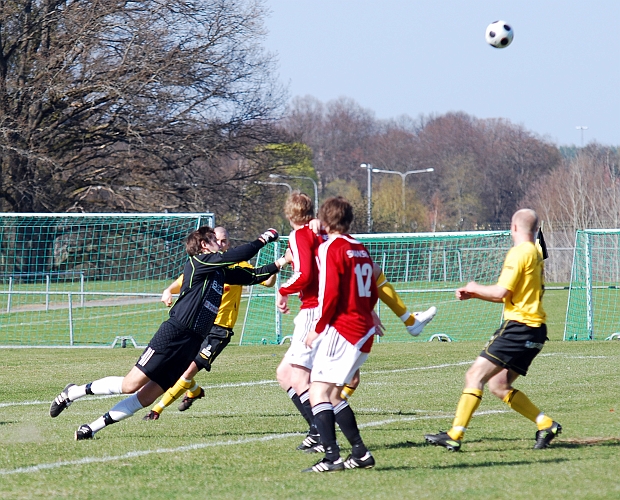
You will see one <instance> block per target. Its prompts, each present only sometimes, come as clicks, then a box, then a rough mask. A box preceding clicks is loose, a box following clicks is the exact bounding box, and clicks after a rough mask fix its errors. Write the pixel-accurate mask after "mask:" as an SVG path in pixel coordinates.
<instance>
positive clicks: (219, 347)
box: [194, 325, 234, 372]
mask: <svg viewBox="0 0 620 500" xmlns="http://www.w3.org/2000/svg"><path fill="white" fill-rule="evenodd" d="M233 335H234V332H233V331H232V328H223V327H221V326H218V325H213V327H212V328H211V331H210V332H209V335H207V337H206V338H205V339H204V340H203V342H202V345H201V346H200V351H199V352H198V356H196V359H194V362H195V363H196V365H197V366H198V369H202V368H204V369H205V370H207V371H208V372H210V371H211V364H212V363H213V362H214V361H215V358H217V357H218V355H219V354H220V353H221V352H222V351H223V350H224V348H225V347H226V346H227V345H228V344H229V343H230V337H232V336H233Z"/></svg>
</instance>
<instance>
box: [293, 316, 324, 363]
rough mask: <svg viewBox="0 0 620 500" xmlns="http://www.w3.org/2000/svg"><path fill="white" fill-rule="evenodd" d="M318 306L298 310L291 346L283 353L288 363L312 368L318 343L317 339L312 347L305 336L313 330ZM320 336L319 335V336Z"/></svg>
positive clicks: (317, 317) (317, 318)
mask: <svg viewBox="0 0 620 500" xmlns="http://www.w3.org/2000/svg"><path fill="white" fill-rule="evenodd" d="M319 312H320V311H319V308H318V307H316V308H314V309H302V310H300V311H299V313H298V314H297V316H295V319H294V320H293V323H294V324H295V330H294V331H293V338H292V339H291V346H290V347H289V348H288V351H286V354H285V355H284V360H285V361H286V362H287V363H288V364H290V365H299V366H303V367H305V368H308V370H310V369H312V364H313V362H314V354H315V353H316V348H317V346H318V344H319V340H318V339H317V340H316V341H315V342H314V343H313V344H312V348H310V347H308V346H307V345H306V337H307V336H308V333H309V332H311V331H313V330H314V325H316V322H317V321H318V320H319ZM320 337H321V336H319V338H320Z"/></svg>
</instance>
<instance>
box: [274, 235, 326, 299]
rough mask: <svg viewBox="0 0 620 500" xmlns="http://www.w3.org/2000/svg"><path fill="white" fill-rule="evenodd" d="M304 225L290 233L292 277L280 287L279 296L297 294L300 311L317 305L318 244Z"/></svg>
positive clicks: (316, 238) (318, 241)
mask: <svg viewBox="0 0 620 500" xmlns="http://www.w3.org/2000/svg"><path fill="white" fill-rule="evenodd" d="M320 242H321V241H320V240H319V237H318V236H316V235H315V234H314V233H313V232H312V230H311V229H310V228H309V227H308V225H307V224H306V225H305V226H303V227H301V228H299V229H295V230H294V231H291V234H290V235H289V240H288V246H289V248H290V249H291V253H292V254H293V262H292V265H293V275H292V276H291V277H290V278H289V280H288V281H287V282H286V283H284V285H282V286H281V287H280V290H279V292H280V295H291V294H293V293H299V300H300V301H301V307H300V309H311V308H315V307H317V306H318V305H319V279H318V276H317V274H318V268H317V264H316V258H317V251H318V248H319V244H320Z"/></svg>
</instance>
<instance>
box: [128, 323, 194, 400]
mask: <svg viewBox="0 0 620 500" xmlns="http://www.w3.org/2000/svg"><path fill="white" fill-rule="evenodd" d="M202 341H203V338H202V336H200V335H198V334H197V333H195V332H193V331H192V330H189V329H187V328H183V327H182V326H180V325H178V324H177V323H174V322H171V321H170V320H168V321H164V322H163V323H162V324H161V326H160V327H159V330H157V333H155V335H153V338H152V339H151V341H150V342H149V345H148V346H147V347H146V349H145V350H144V352H143V353H142V356H140V359H138V362H137V363H136V366H137V367H138V369H139V370H141V371H142V372H143V373H144V374H145V375H146V376H147V377H148V378H150V379H151V380H152V381H153V382H156V383H157V384H159V385H160V386H161V388H162V389H163V390H164V391H165V390H167V389H169V388H170V387H172V386H173V385H174V384H175V383H176V381H177V380H179V377H180V376H181V375H183V373H184V372H185V370H187V367H188V366H189V365H190V363H191V362H192V360H193V359H194V357H195V356H196V353H197V352H198V350H199V349H200V344H201V343H202Z"/></svg>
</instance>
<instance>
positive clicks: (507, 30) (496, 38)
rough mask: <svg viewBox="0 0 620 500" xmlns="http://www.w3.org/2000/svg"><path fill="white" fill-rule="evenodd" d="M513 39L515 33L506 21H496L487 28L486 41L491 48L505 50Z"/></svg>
mask: <svg viewBox="0 0 620 500" xmlns="http://www.w3.org/2000/svg"><path fill="white" fill-rule="evenodd" d="M513 37H514V31H513V30H512V28H511V27H510V25H509V24H508V23H507V22H506V21H495V22H494V23H491V24H489V25H488V26H487V32H486V39H487V43H488V44H489V45H490V46H491V47H495V48H496V49H505V48H506V47H508V45H510V44H511V43H512V39H513Z"/></svg>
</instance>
